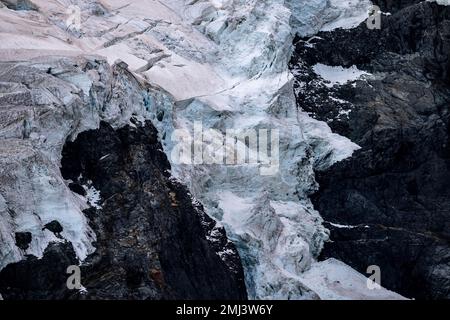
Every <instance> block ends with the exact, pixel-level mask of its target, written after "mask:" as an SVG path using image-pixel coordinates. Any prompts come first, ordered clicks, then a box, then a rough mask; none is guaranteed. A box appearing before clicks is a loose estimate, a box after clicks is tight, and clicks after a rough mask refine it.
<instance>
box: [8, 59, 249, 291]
mask: <svg viewBox="0 0 450 320" xmlns="http://www.w3.org/2000/svg"><path fill="white" fill-rule="evenodd" d="M0 83H1V85H0V89H1V95H0V111H1V113H0V139H1V141H2V143H1V148H0V152H1V158H0V159H1V163H2V166H1V168H2V169H1V170H0V182H1V184H0V218H1V219H0V240H1V246H0V268H1V271H0V293H1V295H2V296H3V298H4V299H66V298H72V299H75V298H76V299H113V298H116V299H175V298H178V299H214V298H217V299H245V298H246V289H245V285H244V281H243V271H242V267H241V264H240V259H239V256H238V254H237V251H236V249H235V248H234V246H233V245H232V244H231V242H229V241H228V240H227V238H226V234H225V231H224V230H223V228H220V227H219V226H216V223H215V222H214V221H213V220H211V219H210V218H209V217H207V216H206V214H205V213H204V211H203V208H202V206H201V205H200V204H199V203H198V202H196V201H194V200H193V198H192V197H191V196H190V194H189V193H188V191H187V189H186V188H185V187H184V186H183V185H182V184H180V183H179V182H177V181H176V180H174V179H173V178H171V173H170V165H169V162H168V161H167V158H166V155H165V154H164V152H163V151H162V146H161V144H160V143H159V141H158V135H157V131H156V129H155V128H154V127H153V125H152V124H151V122H150V118H151V117H152V112H151V110H152V108H156V106H157V105H161V104H170V103H171V100H170V98H169V97H168V96H167V95H166V94H165V93H164V91H163V90H160V89H158V88H152V87H150V86H147V85H144V84H143V83H141V82H140V81H139V80H137V79H136V78H135V77H134V76H133V75H132V74H131V73H130V72H129V71H128V70H127V65H126V64H124V63H122V62H121V63H117V64H115V65H114V66H112V67H110V66H109V65H108V64H107V63H106V62H105V61H104V60H102V59H101V58H99V57H75V58H68V57H64V58H63V57H47V58H39V59H34V60H31V61H26V62H8V63H2V64H0ZM72 140H74V141H73V142H72ZM64 146H65V147H64ZM63 147H64V148H63ZM61 160H62V162H61ZM60 166H62V167H61V171H60ZM69 187H70V188H69ZM77 192H78V193H77ZM80 263H82V268H81V275H82V278H81V282H82V285H83V286H84V288H83V290H81V291H80V292H77V291H75V292H74V291H70V290H68V289H67V287H66V280H67V278H68V276H69V275H68V274H67V273H66V269H67V267H68V266H69V265H78V264H80Z"/></svg>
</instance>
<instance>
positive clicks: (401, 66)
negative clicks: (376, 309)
mask: <svg viewBox="0 0 450 320" xmlns="http://www.w3.org/2000/svg"><path fill="white" fill-rule="evenodd" d="M375 2H376V3H377V4H379V5H380V7H381V8H382V10H384V11H385V12H390V13H391V15H387V14H383V15H382V16H381V29H380V30H377V29H374V30H370V29H368V28H367V27H366V25H365V24H362V25H360V26H359V27H358V28H356V29H351V30H344V29H337V30H334V31H332V32H320V33H318V34H317V36H316V37H315V38H298V39H297V47H296V53H295V54H294V57H293V60H292V61H291V68H292V70H293V72H294V74H295V75H296V84H295V87H296V89H295V91H296V96H297V102H298V105H299V106H300V107H301V108H303V109H304V110H306V111H307V112H309V113H310V114H311V115H312V116H313V117H315V118H316V119H320V120H323V121H326V122H327V123H328V125H329V126H330V127H331V128H332V129H333V131H334V132H337V133H339V134H341V135H344V136H346V137H349V138H350V139H351V140H352V141H354V142H355V143H357V144H358V145H359V146H361V149H360V150H358V151H356V152H355V154H354V155H353V156H352V157H351V158H349V159H346V160H344V161H342V162H340V163H337V164H335V165H333V166H332V167H331V168H329V169H326V170H320V171H318V172H317V181H318V183H319V185H320V189H319V191H318V192H317V193H316V194H315V195H314V196H313V203H314V205H315V208H316V209H317V210H318V211H319V212H320V213H321V215H322V216H323V217H324V219H325V220H326V221H327V222H328V223H326V226H327V227H328V228H329V229H330V230H331V238H330V239H331V241H330V242H327V244H326V245H325V249H324V251H323V252H322V258H328V257H336V258H338V259H341V260H342V261H344V262H346V263H348V264H349V265H351V266H353V267H354V268H356V269H357V270H359V271H360V272H364V271H365V270H366V269H367V267H368V266H370V265H378V266H380V268H381V271H382V284H383V285H384V286H386V287H387V288H389V289H392V290H395V291H397V292H400V293H402V294H404V295H406V296H408V297H415V298H428V299H430V298H449V297H450V296H449V294H450V291H449V290H450V246H449V230H450V229H449V227H450V225H449V221H450V202H449V195H450V170H449V169H450V144H449V142H450V140H449V139H450V138H449V128H450V113H449V105H450V76H449V71H450V41H449V39H450V7H448V6H442V5H438V4H437V3H431V2H421V3H418V2H419V1H375Z"/></svg>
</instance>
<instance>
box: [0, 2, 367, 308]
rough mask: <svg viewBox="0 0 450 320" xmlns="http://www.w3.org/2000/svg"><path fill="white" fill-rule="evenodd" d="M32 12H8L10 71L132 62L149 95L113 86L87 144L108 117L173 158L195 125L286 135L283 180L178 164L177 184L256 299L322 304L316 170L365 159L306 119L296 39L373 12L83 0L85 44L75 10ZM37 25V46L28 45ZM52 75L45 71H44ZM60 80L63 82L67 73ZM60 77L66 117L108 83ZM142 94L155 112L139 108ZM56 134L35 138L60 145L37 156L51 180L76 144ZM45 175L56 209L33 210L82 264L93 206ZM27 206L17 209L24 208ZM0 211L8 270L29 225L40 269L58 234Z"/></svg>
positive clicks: (92, 77) (46, 200) (49, 6)
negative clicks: (19, 234) (200, 210)
mask: <svg viewBox="0 0 450 320" xmlns="http://www.w3.org/2000/svg"><path fill="white" fill-rule="evenodd" d="M33 1H34V2H35V3H36V4H37V5H38V7H39V8H40V10H39V12H22V13H20V14H19V13H17V12H12V11H10V10H5V9H0V18H1V19H2V25H1V26H0V40H1V41H0V57H1V58H0V59H1V60H11V58H12V57H14V59H24V60H26V59H30V58H33V57H38V56H43V55H44V56H45V55H49V54H52V55H58V54H59V55H66V56H77V55H80V54H90V55H99V56H104V57H106V58H107V60H108V62H109V63H110V64H112V63H114V62H116V61H117V60H118V59H120V60H122V61H124V62H126V64H127V67H128V69H129V70H131V71H133V72H134V75H135V77H136V79H135V80H136V81H142V82H145V83H147V84H148V85H149V86H150V87H151V88H152V90H151V92H150V93H149V94H146V93H145V92H144V93H142V92H141V93H137V92H135V88H133V87H131V86H130V85H127V82H126V81H125V80H126V79H125V80H124V81H123V82H122V83H119V84H116V88H119V92H120V94H119V93H117V92H111V94H112V95H116V96H117V97H116V101H115V103H111V104H110V105H109V106H108V108H106V110H103V111H101V112H100V111H98V110H96V111H95V112H88V110H84V109H82V110H81V113H80V114H77V115H76V118H77V119H78V120H79V121H80V123H79V125H78V128H77V132H80V131H83V130H87V129H90V128H95V127H96V126H97V125H98V122H99V120H100V118H101V119H102V120H106V121H108V122H110V123H112V124H113V125H114V126H116V127H118V126H121V125H123V124H125V123H128V120H129V119H130V118H131V116H132V114H133V113H134V114H137V115H138V117H141V118H146V117H150V118H151V119H152V120H153V122H154V124H155V126H156V127H157V128H158V130H159V134H160V137H161V140H162V142H163V146H164V148H165V152H166V154H167V155H170V154H171V151H172V150H173V148H174V146H175V142H174V141H172V140H171V139H170V137H171V136H172V133H173V132H174V130H179V129H183V130H188V131H189V132H191V131H192V130H193V126H194V123H195V122H196V121H198V122H201V123H202V125H203V126H204V127H205V128H212V129H215V130H218V131H220V132H223V133H225V131H226V130H227V129H240V130H245V129H255V128H258V129H269V130H270V129H276V130H278V131H279V138H280V144H279V147H280V158H279V159H280V163H279V171H278V173H277V174H275V175H273V176H263V175H260V174H259V169H260V168H259V166H258V165H241V166H238V165H236V166H223V165H195V166H193V165H182V164H177V163H174V162H173V161H172V165H173V168H172V174H173V175H175V176H176V177H177V178H178V179H180V180H181V181H183V182H184V183H185V184H186V185H187V186H188V187H189V189H190V191H191V192H192V194H193V195H194V196H195V197H196V198H197V199H199V200H200V201H201V202H202V203H203V204H204V206H205V209H206V211H207V212H208V214H209V215H210V216H212V217H214V218H215V219H216V220H217V221H219V222H220V223H221V224H223V226H224V227H225V228H226V230H227V232H228V235H229V237H230V238H231V239H232V240H233V241H234V243H235V244H236V245H237V247H238V249H239V252H240V255H241V257H242V260H243V263H244V268H245V274H246V283H247V287H248V291H249V296H250V297H251V298H253V299H269V298H274V299H315V298H320V297H321V293H320V292H321V291H320V290H319V289H320V288H316V287H314V286H312V285H311V284H310V283H309V282H308V281H306V280H307V279H306V278H302V277H301V275H302V274H304V272H307V271H308V270H310V269H311V268H313V270H314V268H317V267H315V266H317V263H316V260H315V259H316V257H317V256H318V254H319V253H320V250H321V248H322V245H323V242H324V241H325V240H326V239H327V237H328V231H327V230H326V229H325V228H324V227H323V225H322V222H323V221H322V218H321V217H320V214H319V213H318V212H317V211H316V210H314V208H313V206H312V204H311V202H310V200H309V198H308V197H309V195H310V194H311V193H313V192H314V191H315V190H316V189H317V187H318V186H317V184H316V182H315V179H314V170H315V169H321V168H326V167H328V166H330V165H332V164H333V163H335V162H337V161H340V160H343V159H345V158H346V157H349V156H351V154H352V153H353V152H354V151H355V150H356V149H358V146H357V145H356V144H354V143H353V142H351V141H350V140H348V139H347V138H344V137H341V136H339V135H336V134H334V133H332V132H331V130H330V128H329V127H328V126H327V125H326V123H323V122H320V121H317V120H314V119H312V118H310V117H309V116H308V115H307V114H306V113H305V112H303V111H302V110H301V109H300V108H298V107H297V105H296V103H295V98H294V94H293V77H292V75H291V74H290V72H289V70H288V62H289V58H290V55H291V53H292V50H293V47H292V41H293V39H294V36H295V34H296V33H298V34H300V35H302V36H308V35H314V34H315V33H316V32H318V31H319V30H321V29H323V30H330V29H332V28H338V27H342V28H350V27H352V26H355V25H356V24H358V23H359V22H361V21H363V20H364V19H365V17H366V16H367V8H368V6H369V5H370V1H367V0H347V1H339V0H331V1H330V0H270V1H260V0H198V1H192V0H164V1H158V0H143V1H134V2H129V1H128V2H127V1H124V0H108V1H106V0H105V1H102V2H101V9H102V10H101V11H102V12H100V13H98V14H94V15H93V14H92V12H93V10H94V9H95V8H97V9H98V5H99V2H97V1H95V0H79V1H76V4H77V5H79V6H80V8H81V12H82V21H83V23H82V25H81V29H80V31H79V32H76V33H74V32H72V31H70V30H67V27H66V26H65V21H66V19H67V17H66V16H65V11H66V7H67V5H68V4H69V1H55V0H50V1H48V0H33ZM93 8H94V9H93ZM97 9H95V10H94V11H96V12H97V11H98V10H97ZM29 21H32V24H33V30H34V31H33V34H30V33H29V32H28V24H29ZM11 34H14V37H11ZM50 34H51V36H50ZM12 38H14V41H12V40H11V39H12ZM19 48H20V50H18V49H19ZM42 68H48V66H47V65H46V64H45V63H43V64H42ZM52 68H56V70H57V66H52ZM61 77H62V78H64V79H65V80H66V81H67V83H68V86H69V85H70V87H68V88H67V92H62V93H61V98H62V99H63V101H64V103H65V105H68V106H70V105H72V104H73V103H75V102H77V101H79V96H80V95H81V96H83V93H84V96H86V94H87V93H89V92H92V90H91V88H92V86H95V85H96V84H97V85H98V83H99V82H98V81H97V80H98V77H99V74H95V72H93V73H91V74H89V73H88V74H85V73H83V74H77V73H75V74H67V75H61ZM71 90H75V91H77V92H79V94H77V95H74V94H72V93H71ZM130 92H131V93H130ZM124 93H127V94H126V95H125V96H124V97H121V96H120V95H121V94H124ZM142 94H143V95H144V96H145V97H144V100H145V101H146V109H145V108H143V106H142V103H141V102H137V100H136V99H138V98H137V96H139V98H142ZM39 98H40V99H46V98H47V99H48V97H39ZM98 99H101V97H98ZM52 121H53V123H54V120H52ZM59 121H60V122H61V124H60V125H61V126H62V128H64V130H58V131H56V130H53V129H52V128H50V127H45V124H40V125H41V126H42V127H43V128H44V129H43V130H37V128H38V126H37V125H35V126H33V130H32V131H33V135H34V136H35V137H36V139H38V137H40V136H45V137H47V138H49V139H51V141H50V143H49V145H51V146H52V148H51V149H50V150H46V149H43V150H39V153H42V154H43V155H44V156H43V157H45V159H44V160H43V162H42V163H43V165H42V167H45V168H47V170H48V168H51V169H52V170H57V164H58V161H59V160H60V156H59V155H60V151H61V150H60V148H61V146H62V145H63V142H64V141H65V139H66V138H67V137H68V134H69V133H68V130H67V129H68V128H67V127H68V121H66V119H64V118H62V119H59ZM5 134H6V133H5ZM71 134H72V136H73V135H76V132H72V133H71ZM58 146H59V147H58ZM32 156H33V154H30V157H32ZM169 159H170V157H169ZM24 161H25V160H24ZM45 161H48V163H46V162H45ZM44 163H45V165H44ZM17 170H19V169H17ZM39 170H43V168H39V167H36V171H35V172H33V176H32V178H33V180H31V181H32V186H31V187H32V188H41V189H40V190H41V191H42V192H44V193H45V194H47V193H48V194H49V197H45V196H44V197H42V198H40V199H38V201H37V203H36V204H33V205H34V206H35V207H36V208H40V210H41V211H39V212H40V215H43V213H41V212H42V211H45V212H46V213H45V216H44V217H45V219H51V218H53V216H54V214H55V210H59V209H61V206H62V207H63V208H64V210H65V211H64V212H65V214H64V216H65V217H66V219H67V220H66V221H64V227H65V230H67V237H68V239H69V240H70V241H71V242H72V243H73V244H74V246H75V247H76V248H78V250H77V253H78V256H79V258H80V259H83V258H84V257H85V256H86V254H88V253H89V252H91V251H92V250H94V248H93V247H92V245H91V241H92V240H93V239H92V237H93V234H92V233H91V230H90V229H89V227H88V226H87V224H86V221H85V218H84V217H83V215H82V213H81V209H82V208H83V206H85V205H86V204H85V202H84V201H81V200H83V199H81V200H80V198H79V197H77V196H75V195H73V194H70V193H67V192H68V191H67V188H59V189H58V188H57V186H58V184H59V185H60V186H62V185H63V184H64V182H63V181H62V180H61V179H58V177H59V175H58V174H57V173H56V172H52V173H48V174H44V173H42V172H41V171H39ZM24 174H25V173H24ZM42 179H48V180H52V179H53V180H54V181H53V180H52V181H53V183H54V185H52V187H49V186H48V185H47V184H46V182H43V180H42ZM47 182H48V181H47ZM30 183H31V182H30ZM43 185H45V189H44V186H43ZM49 185H51V184H49ZM57 190H59V191H57ZM0 194H3V192H0ZM20 196H21V195H16V196H15V197H16V199H15V200H16V202H17V204H20V201H19V199H18V198H17V197H20ZM8 197H9V198H14V196H13V195H8ZM2 199H3V198H2V197H0V214H1V215H2V221H4V222H3V223H2V224H1V225H0V228H1V229H0V231H1V233H0V236H1V237H2V239H1V240H2V241H4V242H5V243H8V244H11V246H10V247H8V249H7V250H6V251H5V252H4V251H1V252H0V255H1V254H2V255H3V257H2V256H0V258H1V259H0V260H1V261H2V263H4V264H6V263H8V262H12V261H17V260H19V259H20V258H22V257H23V253H21V252H19V251H18V250H17V249H14V241H13V239H10V238H8V237H9V235H10V234H11V232H12V231H13V230H16V229H17V228H19V226H20V228H21V229H24V230H25V229H26V230H32V231H33V232H34V235H36V239H38V240H36V241H39V243H36V244H33V248H32V249H30V251H29V253H33V254H36V255H38V256H39V254H40V253H41V252H42V251H43V249H44V248H45V246H46V244H47V243H48V241H50V238H49V237H51V235H49V234H47V233H43V232H41V231H37V229H36V228H38V227H40V225H41V222H38V221H35V219H37V218H35V217H34V216H33V215H32V214H31V209H29V210H28V211H25V212H27V214H26V216H24V217H23V218H20V219H11V218H10V215H9V214H8V213H7V212H6V211H7V210H6V209H5V208H4V207H5V205H4V201H3V200H2ZM80 201H81V203H80ZM44 209H45V210H44ZM74 219H78V221H75V220H74ZM71 227H72V228H71ZM76 228H79V229H76ZM3 237H6V238H5V239H3ZM5 256H6V257H7V258H5ZM4 264H3V265H4ZM1 267H2V265H0V268H1ZM321 270H322V269H321ZM343 270H344V271H347V273H346V274H347V275H348V277H349V279H350V280H349V281H357V282H361V279H360V278H358V277H356V276H355V274H356V272H353V271H349V270H351V269H350V268H349V269H346V268H344V269H343ZM305 279H306V280H305ZM334 291H335V292H338V291H339V289H335V290H334ZM327 297H328V296H327ZM333 297H334V296H333Z"/></svg>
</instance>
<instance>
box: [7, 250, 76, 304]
mask: <svg viewBox="0 0 450 320" xmlns="http://www.w3.org/2000/svg"><path fill="white" fill-rule="evenodd" d="M70 265H78V259H77V257H76V255H75V252H74V250H73V247H72V244H70V243H69V242H64V243H51V244H50V245H49V246H48V247H47V248H46V249H45V252H44V256H43V258H42V259H40V260H38V259H37V258H36V257H34V256H28V257H27V259H26V260H22V261H19V262H17V263H12V264H9V265H7V266H6V267H5V268H4V269H2V271H1V272H0V293H1V295H2V296H3V299H5V300H49V299H66V298H69V296H70V291H69V290H68V289H67V286H66V281H67V277H68V276H69V275H68V274H67V273H66V270H67V267H68V266H70Z"/></svg>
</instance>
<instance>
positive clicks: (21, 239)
mask: <svg viewBox="0 0 450 320" xmlns="http://www.w3.org/2000/svg"><path fill="white" fill-rule="evenodd" d="M15 238H16V245H17V246H18V247H19V248H20V249H22V250H27V249H28V247H29V245H30V243H31V238H32V237H31V232H16V234H15Z"/></svg>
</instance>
